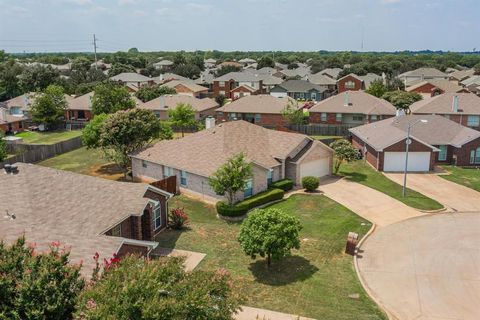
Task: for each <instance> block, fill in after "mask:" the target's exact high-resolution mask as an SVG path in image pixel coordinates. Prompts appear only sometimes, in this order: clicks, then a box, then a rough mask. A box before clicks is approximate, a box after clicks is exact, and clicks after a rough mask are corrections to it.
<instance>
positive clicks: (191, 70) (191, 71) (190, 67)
mask: <svg viewBox="0 0 480 320" xmlns="http://www.w3.org/2000/svg"><path fill="white" fill-rule="evenodd" d="M173 72H174V73H175V74H178V75H179V76H182V77H186V78H190V79H196V78H198V77H199V76H200V73H201V72H202V70H201V69H200V68H199V67H198V66H197V65H195V64H181V65H178V66H176V67H175V68H174V69H173Z"/></svg>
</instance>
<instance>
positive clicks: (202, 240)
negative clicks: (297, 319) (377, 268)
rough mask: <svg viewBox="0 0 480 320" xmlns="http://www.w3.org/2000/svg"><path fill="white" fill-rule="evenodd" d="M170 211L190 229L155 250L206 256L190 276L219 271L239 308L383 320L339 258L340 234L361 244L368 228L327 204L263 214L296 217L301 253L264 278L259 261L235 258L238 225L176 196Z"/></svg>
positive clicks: (163, 239)
mask: <svg viewBox="0 0 480 320" xmlns="http://www.w3.org/2000/svg"><path fill="white" fill-rule="evenodd" d="M177 206H178V207H184V208H185V211H186V212H187V213H188V214H189V216H190V220H191V222H190V229H188V230H185V231H174V230H167V231H164V232H162V233H160V234H159V235H158V236H157V239H156V240H157V241H159V242H160V245H161V246H162V247H169V248H177V249H184V250H192V251H197V252H203V253H206V254H207V256H206V257H205V259H204V260H203V261H202V262H201V264H200V265H199V267H198V268H200V269H204V270H215V269H218V268H226V269H227V270H228V271H229V272H230V273H231V274H232V276H233V278H234V280H235V281H234V283H235V285H236V288H237V290H240V292H242V293H243V294H244V295H245V297H246V301H245V303H244V304H245V305H248V306H254V307H259V308H266V309H270V310H275V311H281V312H286V313H292V314H298V315H302V316H307V317H313V318H316V319H335V320H341V319H360V320H361V319H369V320H371V319H387V318H386V316H385V315H384V314H383V312H382V311H381V310H380V309H379V308H378V307H377V306H376V305H375V303H374V302H373V301H371V300H370V299H369V298H368V296H367V295H366V293H365V292H364V290H363V288H362V286H361V284H360V282H359V280H358V278H357V275H356V273H355V269H354V266H353V258H352V257H351V256H348V255H345V254H344V253H343V251H344V248H345V244H346V237H347V234H348V232H349V231H354V232H358V233H359V234H360V236H363V235H364V234H365V233H366V232H367V231H368V230H369V229H370V227H371V224H370V223H368V222H367V221H366V220H364V219H362V218H361V217H359V216H357V215H355V214H354V213H353V212H351V211H349V210H348V209H347V208H345V207H343V206H341V205H340V204H338V203H336V202H334V201H333V200H331V199H329V198H327V197H325V196H323V195H294V196H291V197H290V198H289V199H287V200H285V201H282V202H279V203H276V204H274V205H272V206H271V207H275V208H279V209H283V210H284V211H285V212H288V213H290V214H292V215H295V216H296V217H298V218H299V219H300V221H301V223H302V225H303V230H302V231H301V239H302V245H301V249H300V250H295V251H294V252H293V255H292V256H291V257H288V258H286V259H284V260H282V261H280V262H273V264H272V267H271V269H270V270H267V269H266V264H265V260H264V259H262V258H257V259H256V260H252V259H251V258H250V257H248V256H246V255H245V254H244V253H243V251H242V250H241V248H240V245H239V243H238V241H237V237H238V233H239V228H240V223H228V222H225V221H223V220H220V219H218V218H217V217H216V213H215V209H214V208H213V207H211V206H209V205H206V204H204V203H202V202H199V201H196V200H193V199H190V198H186V197H184V196H179V197H175V198H174V199H172V200H171V202H170V208H173V207H177ZM350 294H359V295H360V298H359V299H352V298H349V297H348V296H349V295H350ZM271 320H273V319H271Z"/></svg>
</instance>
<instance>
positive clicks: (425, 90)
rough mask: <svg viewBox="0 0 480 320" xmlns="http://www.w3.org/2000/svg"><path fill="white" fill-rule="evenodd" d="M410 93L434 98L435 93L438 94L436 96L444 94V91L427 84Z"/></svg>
mask: <svg viewBox="0 0 480 320" xmlns="http://www.w3.org/2000/svg"><path fill="white" fill-rule="evenodd" d="M434 89H435V90H434ZM410 92H417V93H420V94H425V95H427V94H428V95H430V96H433V95H434V93H436V94H442V93H444V91H443V90H442V89H440V88H437V87H435V86H434V85H433V84H431V83H428V82H427V83H425V84H424V85H422V86H420V87H418V88H415V89H413V90H411V91H410Z"/></svg>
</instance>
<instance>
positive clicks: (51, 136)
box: [15, 130, 82, 144]
mask: <svg viewBox="0 0 480 320" xmlns="http://www.w3.org/2000/svg"><path fill="white" fill-rule="evenodd" d="M81 135H82V131H81V130H72V131H52V132H38V131H24V132H20V133H18V134H16V135H15V136H16V137H21V138H23V141H24V142H25V143H32V144H54V143H57V142H60V141H65V140H69V139H72V138H75V137H79V136H81Z"/></svg>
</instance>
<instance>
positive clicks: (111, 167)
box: [88, 163, 126, 181]
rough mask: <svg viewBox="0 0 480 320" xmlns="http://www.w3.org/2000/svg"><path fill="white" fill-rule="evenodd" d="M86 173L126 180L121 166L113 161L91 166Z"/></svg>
mask: <svg viewBox="0 0 480 320" xmlns="http://www.w3.org/2000/svg"><path fill="white" fill-rule="evenodd" d="M88 175H90V176H94V177H100V178H104V179H110V180H115V181H126V180H125V178H124V174H123V170H122V168H120V167H119V166H118V165H116V164H114V163H109V164H104V165H99V166H93V167H91V168H90V170H89V172H88Z"/></svg>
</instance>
